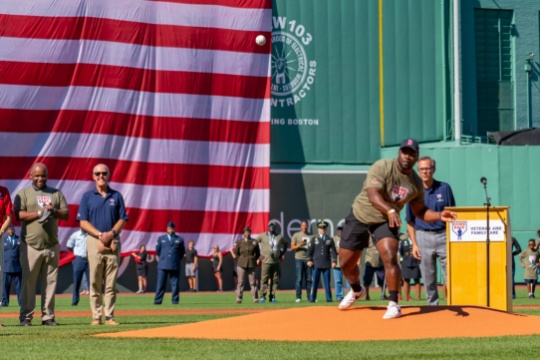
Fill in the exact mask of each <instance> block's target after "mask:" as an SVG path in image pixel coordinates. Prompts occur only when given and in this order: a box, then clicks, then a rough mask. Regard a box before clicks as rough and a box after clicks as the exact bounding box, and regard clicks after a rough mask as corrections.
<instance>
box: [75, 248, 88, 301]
mask: <svg viewBox="0 0 540 360" xmlns="http://www.w3.org/2000/svg"><path fill="white" fill-rule="evenodd" d="M72 265H73V296H72V298H71V304H72V305H77V304H78V303H79V296H80V295H79V293H80V290H81V283H82V278H83V274H84V273H86V276H87V277H88V259H87V258H83V257H80V256H75V260H73V263H72Z"/></svg>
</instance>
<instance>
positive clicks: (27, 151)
mask: <svg viewBox="0 0 540 360" xmlns="http://www.w3.org/2000/svg"><path fill="white" fill-rule="evenodd" d="M0 143H3V144H7V143H9V144H17V146H5V147H3V149H2V153H1V155H2V156H43V157H47V156H51V157H55V156H59V157H63V156H65V157H78V158H98V159H99V158H106V159H118V160H128V161H140V162H151V163H159V164H202V165H222V166H240V167H268V166H269V162H270V145H269V144H259V145H257V144H242V143H227V142H213V141H187V140H164V139H147V138H134V137H124V136H114V135H102V134H78V133H1V132H0ZM103 149H107V151H103Z"/></svg>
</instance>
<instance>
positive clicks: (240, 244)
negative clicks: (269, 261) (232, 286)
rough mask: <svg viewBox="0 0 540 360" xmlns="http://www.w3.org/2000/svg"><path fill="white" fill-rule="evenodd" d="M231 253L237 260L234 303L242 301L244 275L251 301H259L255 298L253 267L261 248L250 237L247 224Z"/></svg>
mask: <svg viewBox="0 0 540 360" xmlns="http://www.w3.org/2000/svg"><path fill="white" fill-rule="evenodd" d="M231 254H232V255H233V257H234V258H235V259H236V260H237V264H238V267H237V270H236V271H237V273H238V287H237V288H236V303H237V304H241V303H242V296H243V294H244V284H245V282H246V276H247V278H248V279H249V286H250V287H251V295H253V302H254V303H257V302H259V299H258V298H257V284H256V282H255V269H256V268H257V260H258V259H259V257H260V256H261V250H260V249H259V243H258V242H257V241H256V240H255V239H253V238H252V237H251V228H250V227H249V226H246V227H245V228H244V236H243V237H242V238H241V239H240V240H238V241H237V242H236V243H235V246H234V251H233V252H231Z"/></svg>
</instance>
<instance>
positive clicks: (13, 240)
mask: <svg viewBox="0 0 540 360" xmlns="http://www.w3.org/2000/svg"><path fill="white" fill-rule="evenodd" d="M3 240H4V262H3V267H2V270H3V277H2V279H3V283H4V291H3V292H2V306H9V294H10V292H11V283H12V282H14V283H15V291H16V292H17V302H18V304H19V306H20V305H21V279H22V268H21V261H20V251H19V248H20V246H21V239H20V238H19V237H18V236H17V234H15V227H14V226H13V225H12V224H9V225H8V227H7V230H6V234H5V235H4V239H3Z"/></svg>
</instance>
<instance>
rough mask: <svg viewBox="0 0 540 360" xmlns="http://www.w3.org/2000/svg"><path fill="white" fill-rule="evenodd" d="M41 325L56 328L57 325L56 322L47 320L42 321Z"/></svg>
mask: <svg viewBox="0 0 540 360" xmlns="http://www.w3.org/2000/svg"><path fill="white" fill-rule="evenodd" d="M41 325H46V326H58V323H57V322H56V321H54V319H49V320H45V321H42V322H41Z"/></svg>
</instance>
